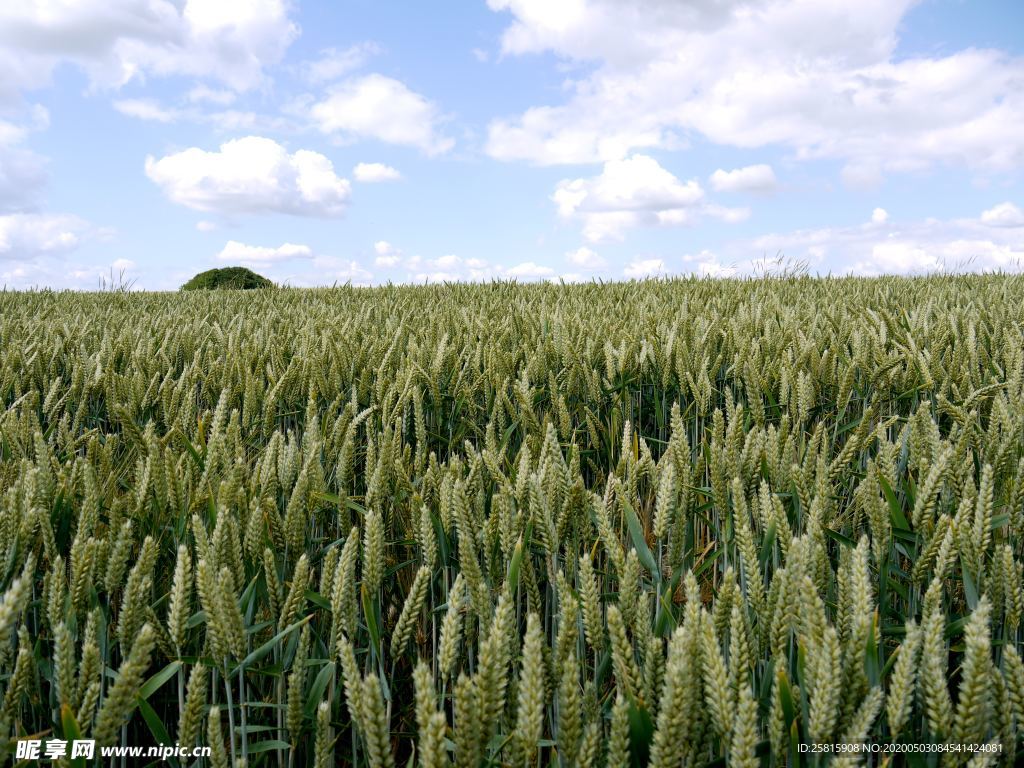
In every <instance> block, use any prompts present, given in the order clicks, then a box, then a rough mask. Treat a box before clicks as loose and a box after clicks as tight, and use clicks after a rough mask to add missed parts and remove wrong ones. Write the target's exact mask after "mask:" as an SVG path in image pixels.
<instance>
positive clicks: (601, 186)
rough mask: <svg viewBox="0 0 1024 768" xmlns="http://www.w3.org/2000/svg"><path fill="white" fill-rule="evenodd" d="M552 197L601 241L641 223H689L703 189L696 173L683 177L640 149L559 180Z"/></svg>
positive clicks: (697, 210) (563, 211)
mask: <svg viewBox="0 0 1024 768" xmlns="http://www.w3.org/2000/svg"><path fill="white" fill-rule="evenodd" d="M551 199H552V201H554V203H555V206H556V208H557V210H558V214H559V215H560V216H561V217H563V218H566V219H579V220H581V221H582V222H583V236H584V237H585V238H586V239H587V240H589V241H591V242H599V241H601V240H609V239H621V238H622V237H623V233H624V232H625V230H627V229H630V228H632V227H637V226H641V225H648V226H651V225H676V224H687V223H690V222H692V221H693V220H694V219H695V218H696V217H697V216H698V215H699V214H700V212H701V210H702V207H703V201H704V190H703V189H701V186H700V184H699V183H698V182H697V181H696V180H695V179H691V180H690V181H687V182H682V181H680V180H679V179H678V178H676V177H675V176H674V175H672V174H671V173H670V172H669V171H667V170H665V169H664V168H662V167H661V166H660V165H659V164H658V162H657V161H656V160H654V159H653V158H651V157H648V156H646V155H640V154H635V155H632V156H631V157H628V158H626V159H624V160H612V161H609V162H607V163H605V165H604V170H603V171H602V173H601V174H600V175H599V176H596V177H593V178H589V179H572V180H569V179H566V180H563V181H561V182H559V183H558V186H557V187H556V188H555V192H554V194H552V196H551ZM712 212H713V213H714V212H717V209H714V210H713V211H712Z"/></svg>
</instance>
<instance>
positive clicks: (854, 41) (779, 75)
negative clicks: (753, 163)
mask: <svg viewBox="0 0 1024 768" xmlns="http://www.w3.org/2000/svg"><path fill="white" fill-rule="evenodd" d="M915 3H916V0H864V1H863V2H859V3H854V4H851V3H844V2H811V1H810V0H799V1H797V2H775V1H774V0H723V1H721V2H696V3H680V2H678V1H677V0H646V1H645V2H642V3H625V4H624V3H621V2H618V0H570V1H568V2H564V3H544V2H540V1H539V0H489V5H490V6H491V8H492V9H494V10H497V11H507V12H509V13H511V23H510V25H509V26H508V27H507V29H506V30H505V33H504V35H503V38H502V48H503V51H504V52H505V53H506V54H509V55H519V54H526V53H537V52H544V51H551V52H553V53H554V54H555V55H557V56H559V57H561V58H562V59H564V60H567V61H568V62H570V63H573V64H580V65H581V66H580V67H578V68H577V69H575V70H570V71H571V72H578V73H580V74H579V75H578V77H577V79H574V80H570V81H568V82H567V85H566V89H565V90H566V93H567V94H568V95H567V96H566V98H565V100H564V102H563V103H561V104H555V105H547V106H533V107H530V108H529V109H527V110H526V111H524V112H523V113H522V114H520V115H519V116H516V117H510V118H502V119H499V120H495V121H494V122H493V123H492V124H491V125H490V128H489V136H488V142H487V151H488V152H489V153H490V154H491V155H492V156H494V157H496V158H500V159H505V160H526V161H529V162H533V163H540V164H554V163H579V162H606V161H608V160H615V159H620V158H622V157H626V156H627V155H628V154H629V153H630V152H633V151H635V150H637V149H644V148H662V149H668V148H672V147H673V146H675V145H678V142H679V136H680V135H686V134H696V135H699V136H702V137H703V138H704V139H706V140H708V141H710V142H712V143H715V144H720V145H729V146H736V147H741V148H747V149H749V148H757V147H764V146H780V147H783V148H787V149H789V150H791V151H792V152H793V154H794V155H795V157H796V158H798V159H810V158H831V159H837V160H839V161H841V162H842V163H845V165H846V168H845V169H844V173H843V176H844V178H845V179H846V180H848V181H850V182H851V183H854V182H855V183H871V182H872V181H876V180H878V179H879V178H881V177H882V176H883V175H884V174H885V173H889V172H901V171H908V170H915V169H921V168H927V167H929V166H931V165H934V164H938V163H943V164H945V163H952V164H957V165H962V166H966V167H968V168H970V169H971V170H973V171H976V172H982V173H990V172H1007V171H1011V170H1014V169H1017V168H1020V167H1021V166H1022V165H1024V132H1021V131H1020V130H1018V129H1017V128H1014V126H1019V125H1021V124H1022V123H1024V58H1022V57H1014V56H1012V55H1009V54H1007V53H1004V52H1002V51H999V50H993V49H966V50H962V51H958V52H955V53H952V54H950V55H940V54H931V55H918V56H914V57H908V56H901V57H899V58H897V55H896V51H897V43H898V31H899V25H900V24H901V21H902V19H903V17H904V15H905V14H906V13H907V11H908V10H909V9H910V8H911V7H912V6H913V5H915Z"/></svg>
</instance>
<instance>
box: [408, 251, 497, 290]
mask: <svg viewBox="0 0 1024 768" xmlns="http://www.w3.org/2000/svg"><path fill="white" fill-rule="evenodd" d="M403 265H404V266H405V268H406V269H408V270H409V273H408V279H409V280H410V282H413V283H446V282H457V281H476V282H479V281H481V280H489V279H491V278H493V277H497V276H498V275H499V274H500V273H501V272H502V271H503V270H502V268H501V267H500V266H497V265H494V264H491V263H490V262H488V261H486V260H484V259H478V258H468V259H467V258H463V257H461V256H458V255H456V254H454V253H449V254H445V255H444V256H439V257H437V258H436V259H424V258H423V257H421V256H410V257H409V258H408V259H406V260H405V261H404V263H403Z"/></svg>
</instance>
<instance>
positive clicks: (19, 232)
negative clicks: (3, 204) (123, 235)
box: [0, 213, 91, 260]
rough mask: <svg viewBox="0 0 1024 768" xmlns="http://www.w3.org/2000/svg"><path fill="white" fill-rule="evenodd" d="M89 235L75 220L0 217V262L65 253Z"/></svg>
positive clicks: (18, 215)
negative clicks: (2, 260) (1, 260)
mask: <svg viewBox="0 0 1024 768" xmlns="http://www.w3.org/2000/svg"><path fill="white" fill-rule="evenodd" d="M90 231H91V227H90V226H89V224H88V223H87V222H85V221H84V220H82V219H80V218H78V217H77V216H69V215H64V214H44V213H13V214H8V215H5V216H0V259H12V260H14V259H17V260H25V259H32V258H35V257H37V256H44V255H53V254H61V253H67V252H69V251H73V250H74V249H75V248H77V247H78V246H79V245H80V244H81V241H82V238H83V237H84V236H85V235H86V234H88V233H89V232H90Z"/></svg>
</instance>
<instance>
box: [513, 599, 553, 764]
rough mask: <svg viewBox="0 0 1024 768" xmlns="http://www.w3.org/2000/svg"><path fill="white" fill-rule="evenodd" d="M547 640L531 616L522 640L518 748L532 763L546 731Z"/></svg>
mask: <svg viewBox="0 0 1024 768" xmlns="http://www.w3.org/2000/svg"><path fill="white" fill-rule="evenodd" d="M543 644H544V638H543V635H542V633H541V627H540V619H539V618H538V617H537V614H535V613H531V614H530V615H529V616H527V617H526V636H525V638H524V640H523V661H522V669H521V670H520V673H519V702H518V706H517V707H516V738H517V739H518V741H519V748H520V750H521V751H522V753H523V755H524V756H525V758H526V760H527V761H528V762H530V763H532V762H533V755H534V753H535V752H536V750H537V742H538V741H539V740H540V737H541V734H542V733H543V729H544V702H545V700H546V698H547V696H546V694H545V690H544V659H543Z"/></svg>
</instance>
